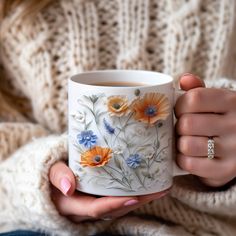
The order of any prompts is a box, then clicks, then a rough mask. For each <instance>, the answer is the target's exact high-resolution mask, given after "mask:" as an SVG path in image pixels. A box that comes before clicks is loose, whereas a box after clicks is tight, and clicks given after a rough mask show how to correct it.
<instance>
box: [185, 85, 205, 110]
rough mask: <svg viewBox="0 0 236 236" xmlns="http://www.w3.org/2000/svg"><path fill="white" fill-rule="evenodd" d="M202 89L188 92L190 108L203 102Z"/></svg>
mask: <svg viewBox="0 0 236 236" xmlns="http://www.w3.org/2000/svg"><path fill="white" fill-rule="evenodd" d="M201 98H202V88H195V89H192V90H190V91H188V92H187V101H188V106H189V107H196V106H197V104H199V103H200V102H201Z"/></svg>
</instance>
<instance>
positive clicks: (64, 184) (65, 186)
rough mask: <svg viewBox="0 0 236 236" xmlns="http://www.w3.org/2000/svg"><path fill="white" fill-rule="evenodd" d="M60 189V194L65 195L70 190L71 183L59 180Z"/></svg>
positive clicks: (65, 179) (64, 179) (63, 179)
mask: <svg viewBox="0 0 236 236" xmlns="http://www.w3.org/2000/svg"><path fill="white" fill-rule="evenodd" d="M60 184H61V189H62V192H63V193H64V194H65V195H67V193H68V192H69V190H70V188H71V183H70V181H69V180H68V179H67V178H65V177H64V178H62V179H61V183H60Z"/></svg>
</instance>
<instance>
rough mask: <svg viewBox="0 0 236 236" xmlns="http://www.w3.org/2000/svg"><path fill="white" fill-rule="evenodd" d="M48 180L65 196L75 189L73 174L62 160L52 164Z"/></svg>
mask: <svg viewBox="0 0 236 236" xmlns="http://www.w3.org/2000/svg"><path fill="white" fill-rule="evenodd" d="M50 181H51V183H52V184H53V185H54V186H55V187H56V188H57V189H59V190H60V191H61V192H62V193H63V194H64V195H65V196H71V195H72V194H73V193H74V191H75V187H76V181H75V176H74V174H73V172H72V170H71V169H70V168H69V167H68V166H67V165H66V164H65V163H63V162H58V163H56V164H54V165H53V166H52V168H51V171H50Z"/></svg>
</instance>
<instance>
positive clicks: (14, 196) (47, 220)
mask: <svg viewBox="0 0 236 236" xmlns="http://www.w3.org/2000/svg"><path fill="white" fill-rule="evenodd" d="M66 159H67V138H66V135H63V136H60V137H56V136H50V137H47V138H41V139H37V140H35V141H33V142H32V143H30V144H28V145H26V146H24V147H23V148H21V149H19V150H18V151H17V152H16V153H15V154H14V155H12V156H11V157H10V158H9V159H8V160H6V161H5V162H3V163H2V164H1V165H0V189H1V188H2V189H3V192H5V195H6V197H5V198H4V196H3V198H4V199H5V200H3V202H1V203H0V208H1V205H2V204H3V205H4V201H8V203H10V204H7V203H6V202H5V205H8V209H7V215H6V216H5V217H4V218H5V219H3V221H5V224H11V225H14V228H15V229H17V228H18V229H21V228H22V229H31V230H32V229H33V230H40V231H45V232H48V233H50V234H53V235H92V234H94V233H96V232H95V229H96V228H100V229H101V226H100V227H97V224H100V223H99V222H98V223H96V224H95V223H92V224H78V225H76V224H73V223H71V222H70V221H69V220H67V219H66V218H65V217H62V216H60V214H59V213H58V211H57V210H56V208H55V206H54V204H53V202H52V201H51V196H50V184H49V179H48V172H49V169H50V167H51V166H52V165H53V164H54V163H55V162H57V161H59V160H66ZM1 194H2V193H1ZM1 201H2V199H1ZM1 221H2V219H1ZM1 223H2V222H1ZM3 224H4V223H3ZM96 231H98V229H97V230H96Z"/></svg>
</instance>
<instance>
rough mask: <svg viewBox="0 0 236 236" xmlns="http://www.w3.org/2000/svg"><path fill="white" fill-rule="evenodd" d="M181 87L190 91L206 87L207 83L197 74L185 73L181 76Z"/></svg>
mask: <svg viewBox="0 0 236 236" xmlns="http://www.w3.org/2000/svg"><path fill="white" fill-rule="evenodd" d="M179 83H180V88H181V89H183V90H185V91H188V90H190V89H193V88H197V87H205V83H204V81H203V80H202V79H200V78H199V77H198V76H197V75H194V74H191V73H185V74H183V75H182V76H181V77H180V81H179Z"/></svg>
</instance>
